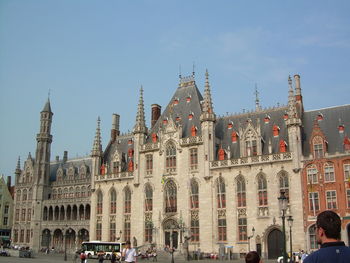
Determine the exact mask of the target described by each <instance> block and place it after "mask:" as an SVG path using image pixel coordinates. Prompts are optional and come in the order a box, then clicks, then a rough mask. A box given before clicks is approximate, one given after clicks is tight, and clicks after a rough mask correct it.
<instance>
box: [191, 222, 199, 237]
mask: <svg viewBox="0 0 350 263" xmlns="http://www.w3.org/2000/svg"><path fill="white" fill-rule="evenodd" d="M191 242H199V220H198V218H197V217H191Z"/></svg>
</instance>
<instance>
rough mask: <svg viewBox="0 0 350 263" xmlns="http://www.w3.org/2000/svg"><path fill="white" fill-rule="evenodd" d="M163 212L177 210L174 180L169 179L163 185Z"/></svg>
mask: <svg viewBox="0 0 350 263" xmlns="http://www.w3.org/2000/svg"><path fill="white" fill-rule="evenodd" d="M164 198H165V200H164V202H165V212H166V213H171V212H176V211H177V189H176V184H175V183H174V181H172V180H169V181H168V182H167V183H166V185H165V195H164Z"/></svg>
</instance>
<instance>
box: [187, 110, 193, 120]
mask: <svg viewBox="0 0 350 263" xmlns="http://www.w3.org/2000/svg"><path fill="white" fill-rule="evenodd" d="M188 119H189V120H192V119H193V113H192V112H191V113H190V114H188Z"/></svg>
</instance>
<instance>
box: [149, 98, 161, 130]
mask: <svg viewBox="0 0 350 263" xmlns="http://www.w3.org/2000/svg"><path fill="white" fill-rule="evenodd" d="M151 108H152V117H151V128H153V126H154V125H155V124H156V122H157V120H158V119H159V117H160V115H161V110H162V107H161V106H160V105H158V104H152V105H151Z"/></svg>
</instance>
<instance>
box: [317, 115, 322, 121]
mask: <svg viewBox="0 0 350 263" xmlns="http://www.w3.org/2000/svg"><path fill="white" fill-rule="evenodd" d="M316 119H317V120H318V121H322V120H323V114H322V113H319V114H318V115H317V118H316Z"/></svg>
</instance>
